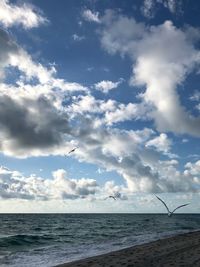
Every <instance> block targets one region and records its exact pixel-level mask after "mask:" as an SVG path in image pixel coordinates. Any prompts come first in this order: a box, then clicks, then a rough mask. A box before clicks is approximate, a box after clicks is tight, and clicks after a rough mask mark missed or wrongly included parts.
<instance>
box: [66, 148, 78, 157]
mask: <svg viewBox="0 0 200 267" xmlns="http://www.w3.org/2000/svg"><path fill="white" fill-rule="evenodd" d="M77 148H78V147H74V148H73V149H71V150H70V151H69V152H68V153H67V155H66V156H68V155H69V154H71V153H73V152H74V151H75V150H76V149H77Z"/></svg>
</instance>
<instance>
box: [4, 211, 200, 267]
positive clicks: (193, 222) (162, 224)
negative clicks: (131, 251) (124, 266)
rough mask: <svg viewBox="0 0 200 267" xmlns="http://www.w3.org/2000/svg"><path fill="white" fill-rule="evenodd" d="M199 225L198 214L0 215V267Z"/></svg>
mask: <svg viewBox="0 0 200 267" xmlns="http://www.w3.org/2000/svg"><path fill="white" fill-rule="evenodd" d="M198 229H200V215H197V214H187V215H186V214H185V215H183V214H176V215H174V216H173V217H171V218H168V217H167V216H166V215H161V214H0V266H12V267H33V266H34V267H35V266H41V267H44V266H45V267H47V266H54V265H56V264H60V263H64V262H68V261H72V260H75V259H80V258H85V257H88V256H93V255H98V254H102V253H104V252H108V251H112V250H117V249H121V248H124V247H128V246H133V245H136V244H141V243H144V242H148V241H151V240H156V239H159V238H161V237H165V236H170V235H174V234H176V233H182V232H188V231H193V230H198Z"/></svg>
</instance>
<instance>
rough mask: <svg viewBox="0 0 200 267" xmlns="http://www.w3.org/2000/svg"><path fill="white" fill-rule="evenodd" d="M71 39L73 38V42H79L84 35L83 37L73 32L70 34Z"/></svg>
mask: <svg viewBox="0 0 200 267" xmlns="http://www.w3.org/2000/svg"><path fill="white" fill-rule="evenodd" d="M72 39H73V40H74V41H75V42H80V41H83V40H84V39H85V37H84V36H80V35H78V34H76V33H74V34H73V35H72Z"/></svg>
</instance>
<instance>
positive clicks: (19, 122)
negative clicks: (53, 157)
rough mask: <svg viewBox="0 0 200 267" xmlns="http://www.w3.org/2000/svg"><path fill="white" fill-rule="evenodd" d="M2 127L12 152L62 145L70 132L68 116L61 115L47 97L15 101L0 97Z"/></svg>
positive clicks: (0, 124) (0, 125)
mask: <svg viewBox="0 0 200 267" xmlns="http://www.w3.org/2000/svg"><path fill="white" fill-rule="evenodd" d="M0 127H1V134H3V137H4V138H5V139H7V140H9V141H10V142H12V144H13V149H14V147H15V148H22V149H31V148H38V149H43V148H46V147H51V146H54V145H59V144H61V143H62V142H63V138H64V137H63V135H64V134H67V133H69V132H70V129H69V127H68V121H67V116H66V114H60V113H59V112H58V111H57V110H56V109H55V107H54V106H53V105H52V104H51V103H50V102H49V100H47V99H46V98H45V97H40V98H38V99H37V100H30V99H25V98H24V99H21V101H20V102H17V101H15V100H14V99H12V98H10V97H9V96H5V95H3V96H0Z"/></svg>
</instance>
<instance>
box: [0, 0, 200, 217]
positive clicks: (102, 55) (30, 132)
mask: <svg viewBox="0 0 200 267" xmlns="http://www.w3.org/2000/svg"><path fill="white" fill-rule="evenodd" d="M199 10H200V4H199V3H198V2H197V1H196V2H195V1H192V2H190V3H189V1H181V0H177V1H171V0H144V1H128V0H127V1H116V0H115V1H114V0H113V1H99V0H96V1H95V0H93V1H90V0H85V1H72V0H70V1H60V2H59V4H58V3H56V1H55V0H49V1H48V2H47V1H8V0H1V1H0V26H1V28H0V62H1V63H0V91H1V95H0V126H1V127H0V129H1V130H0V149H1V154H0V162H1V166H2V167H1V169H0V204H1V205H0V212H16V211H19V212H163V211H164V210H163V208H164V207H163V206H162V204H161V203H158V201H157V200H156V199H155V196H154V194H158V195H159V196H161V197H163V198H164V199H165V200H166V201H167V202H168V203H169V205H170V207H173V206H174V205H176V204H177V205H178V204H181V203H182V202H186V203H188V202H190V206H189V207H185V208H184V210H183V211H184V212H199V210H200V206H199V204H198V203H199V200H200V195H199V189H200V177H199V171H200V154H199V138H200V114H199V113H200V91H199V81H200V77H199V73H200V50H199V44H200V29H199V26H200V21H199V16H198V13H199ZM75 147H77V149H76V150H75V151H74V152H73V153H70V154H68V152H69V151H70V150H71V149H73V148H75ZM108 195H115V196H119V198H118V199H117V201H112V199H109V200H108V201H105V198H106V197H107V196H108Z"/></svg>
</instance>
